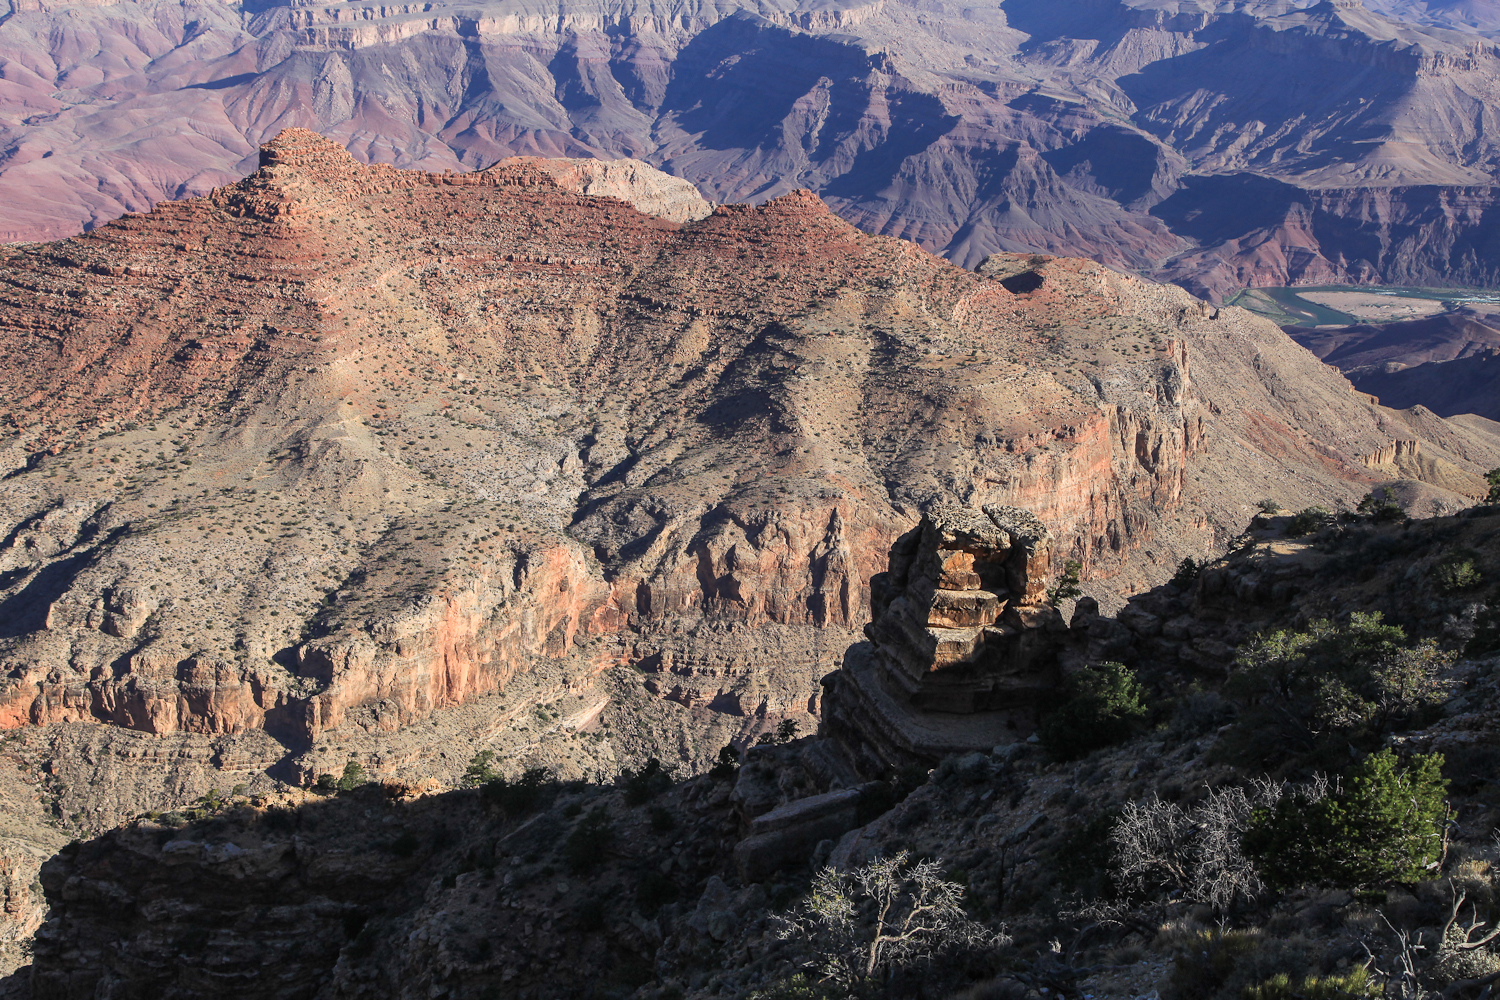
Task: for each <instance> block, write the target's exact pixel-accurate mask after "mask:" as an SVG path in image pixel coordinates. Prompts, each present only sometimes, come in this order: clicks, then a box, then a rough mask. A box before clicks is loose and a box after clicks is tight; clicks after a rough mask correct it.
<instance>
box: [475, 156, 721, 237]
mask: <svg viewBox="0 0 1500 1000" xmlns="http://www.w3.org/2000/svg"><path fill="white" fill-rule="evenodd" d="M522 166H524V167H530V168H532V169H534V170H538V171H541V172H542V173H544V174H546V175H547V176H548V177H551V178H552V179H553V180H554V181H556V182H557V186H558V187H560V188H562V189H563V190H564V191H572V192H574V193H575V194H583V195H588V196H590V197H593V198H618V199H620V200H621V201H623V202H625V203H626V204H628V205H630V206H632V207H633V208H635V210H636V211H638V212H644V213H645V214H647V215H657V216H660V217H661V218H663V219H671V220H672V221H673V222H692V221H694V220H696V219H702V218H705V217H706V216H708V215H709V214H710V213H711V212H713V210H714V207H713V205H711V204H709V203H708V202H707V201H704V200H703V196H702V195H701V194H699V193H698V189H697V188H695V187H693V185H691V184H689V183H688V182H687V181H685V180H683V179H682V178H681V177H673V176H671V175H670V174H664V173H662V172H661V171H660V170H657V169H656V168H655V167H652V166H650V165H648V164H645V163H642V162H641V161H640V160H632V159H628V158H627V159H623V160H596V159H591V158H578V157H574V158H573V159H555V160H549V159H545V158H543V157H536V156H524V157H523V156H515V157H508V158H506V159H504V160H501V161H500V162H499V163H496V164H495V165H494V166H493V167H491V168H490V169H492V170H493V169H501V170H506V169H509V168H515V167H522Z"/></svg>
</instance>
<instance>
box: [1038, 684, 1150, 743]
mask: <svg viewBox="0 0 1500 1000" xmlns="http://www.w3.org/2000/svg"><path fill="white" fill-rule="evenodd" d="M1064 691H1065V696H1066V700H1065V701H1063V702H1062V704H1061V705H1059V706H1058V708H1057V709H1056V710H1055V711H1053V712H1051V713H1050V714H1049V715H1047V716H1046V717H1044V718H1043V719H1042V725H1041V728H1040V730H1039V731H1038V732H1039V735H1040V737H1041V741H1042V747H1043V749H1045V750H1046V751H1047V753H1049V754H1050V755H1051V756H1052V757H1053V758H1054V759H1056V760H1076V759H1077V758H1079V757H1082V756H1084V755H1085V754H1088V753H1091V752H1093V751H1094V750H1098V749H1100V748H1101V747H1107V746H1112V745H1113V744H1115V743H1119V742H1121V741H1122V740H1126V739H1129V738H1130V737H1131V736H1132V735H1134V733H1135V732H1136V731H1137V730H1139V729H1140V728H1141V725H1142V724H1143V723H1144V722H1145V720H1146V716H1147V709H1146V700H1145V699H1146V689H1145V688H1144V687H1142V685H1141V683H1140V681H1138V680H1136V677H1135V673H1134V671H1132V670H1131V669H1130V668H1129V667H1126V666H1125V665H1124V664H1121V663H1101V664H1099V665H1098V666H1096V667H1087V668H1085V669H1083V670H1080V671H1079V672H1078V673H1076V674H1074V675H1073V676H1072V677H1071V678H1069V679H1068V682H1067V684H1066V686H1065V688H1064Z"/></svg>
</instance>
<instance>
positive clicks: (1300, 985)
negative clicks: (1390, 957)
mask: <svg viewBox="0 0 1500 1000" xmlns="http://www.w3.org/2000/svg"><path fill="white" fill-rule="evenodd" d="M1384 992H1385V990H1384V988H1383V987H1381V986H1380V985H1379V984H1377V983H1374V982H1371V981H1370V974H1369V973H1368V972H1366V971H1365V970H1364V969H1363V968H1359V967H1356V968H1354V969H1352V970H1350V971H1349V972H1345V973H1342V974H1340V975H1333V976H1306V977H1304V978H1302V979H1300V980H1297V979H1293V978H1292V977H1291V976H1289V975H1287V974H1286V973H1284V972H1283V973H1281V974H1280V975H1277V976H1272V977H1271V978H1270V979H1267V980H1266V981H1265V982H1263V983H1261V984H1260V985H1259V986H1247V987H1245V990H1244V992H1243V993H1241V994H1240V996H1241V998H1242V1000H1358V998H1363V997H1375V996H1380V995H1381V994H1383V993H1384Z"/></svg>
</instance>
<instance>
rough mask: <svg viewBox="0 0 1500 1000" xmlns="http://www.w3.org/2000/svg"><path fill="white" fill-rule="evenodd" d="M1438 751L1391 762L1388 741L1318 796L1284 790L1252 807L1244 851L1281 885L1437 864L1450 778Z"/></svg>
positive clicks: (1336, 881) (1411, 872)
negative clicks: (1271, 801) (1267, 803)
mask: <svg viewBox="0 0 1500 1000" xmlns="http://www.w3.org/2000/svg"><path fill="white" fill-rule="evenodd" d="M1442 766H1443V758H1442V755H1441V754H1426V755H1419V756H1416V757H1413V758H1412V762H1411V766H1410V767H1408V768H1405V769H1400V768H1398V767H1397V763H1396V755H1395V754H1394V753H1393V752H1391V751H1390V750H1389V749H1386V750H1382V751H1381V752H1380V753H1377V754H1371V755H1370V756H1368V757H1366V758H1365V759H1364V760H1363V761H1362V762H1360V764H1358V765H1357V766H1356V767H1354V768H1352V769H1351V770H1350V772H1349V774H1348V775H1347V776H1346V777H1345V779H1344V781H1343V787H1342V788H1338V789H1336V790H1334V791H1332V792H1330V793H1329V794H1327V795H1324V796H1323V797H1322V798H1318V799H1314V798H1312V797H1310V796H1309V795H1308V794H1306V793H1293V794H1290V795H1287V796H1284V797H1283V798H1282V799H1281V800H1280V801H1279V802H1278V803H1277V804H1276V805H1275V806H1274V807H1272V808H1264V807H1262V808H1259V809H1256V810H1255V811H1254V812H1253V813H1252V814H1251V818H1250V826H1249V829H1247V830H1246V832H1245V838H1244V842H1243V849H1244V851H1245V854H1246V856H1248V857H1250V858H1252V859H1254V860H1256V861H1258V862H1259V864H1260V867H1261V872H1262V875H1263V876H1264V877H1265V879H1266V881H1267V882H1269V883H1270V884H1272V885H1273V886H1275V887H1277V888H1279V889H1292V888H1296V887H1298V886H1304V885H1314V884H1317V885H1333V886H1339V887H1342V888H1363V887H1366V886H1380V885H1389V884H1392V883H1401V884H1410V883H1413V882H1416V881H1418V880H1419V879H1421V878H1422V877H1424V876H1425V875H1428V874H1430V873H1431V872H1432V871H1433V870H1434V869H1436V867H1437V865H1438V863H1439V860H1440V858H1441V855H1442V850H1443V826H1444V824H1445V823H1446V822H1447V815H1448V809H1447V803H1445V802H1444V801H1443V796H1444V793H1445V792H1446V791H1447V788H1448V782H1447V780H1446V779H1445V778H1443V776H1442Z"/></svg>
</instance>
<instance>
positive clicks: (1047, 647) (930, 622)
mask: <svg viewBox="0 0 1500 1000" xmlns="http://www.w3.org/2000/svg"><path fill="white" fill-rule="evenodd" d="M1051 549H1052V535H1051V532H1049V531H1048V530H1047V529H1046V527H1045V526H1044V525H1043V524H1042V523H1041V522H1040V521H1039V520H1037V518H1036V517H1035V516H1034V515H1032V514H1031V513H1030V512H1028V511H1024V510H1021V509H1020V508H1016V507H1000V506H995V505H986V506H985V507H984V509H983V511H976V510H971V509H966V508H963V507H960V506H957V505H952V504H946V505H939V506H935V507H933V508H931V509H929V510H928V511H927V512H926V513H925V514H924V516H923V518H922V521H921V523H920V524H918V525H917V527H916V528H914V529H912V530H911V531H910V532H908V533H906V534H905V535H903V536H901V537H900V538H899V539H897V540H896V543H895V545H893V546H892V547H891V559H890V569H889V570H888V571H887V572H885V573H882V574H880V575H879V576H876V577H875V578H874V579H872V580H871V581H870V615H871V621H870V624H869V625H867V626H866V627H865V634H866V635H867V636H868V637H869V640H870V641H869V642H867V643H860V644H857V645H855V646H852V647H850V649H849V652H848V654H847V655H846V656H845V659H844V664H843V667H842V669H840V670H838V671H837V672H835V673H833V674H830V675H829V676H828V677H826V678H824V681H823V684H824V687H825V688H826V689H827V693H826V694H825V696H824V699H823V709H824V723H825V728H826V729H827V730H828V732H829V733H830V734H832V735H835V736H836V737H837V738H838V739H839V740H840V741H842V742H843V743H845V744H846V745H847V746H848V747H849V749H850V751H851V754H852V756H853V757H854V759H855V760H857V761H859V766H860V767H861V769H862V770H864V771H866V772H868V773H871V774H880V773H883V772H886V771H889V770H891V769H893V768H894V769H900V768H902V767H906V766H911V765H913V764H921V765H923V766H928V767H931V766H934V765H935V764H936V763H937V761H939V760H941V759H942V758H943V757H944V756H946V755H948V754H953V753H967V752H971V751H975V750H986V751H987V750H989V748H991V747H994V746H996V745H998V744H1000V743H1008V742H1010V741H1011V740H1013V739H1014V738H1015V737H1016V735H1018V734H1019V735H1023V736H1024V735H1026V734H1027V733H1028V732H1029V731H1030V729H1031V728H1032V726H1033V725H1034V723H1035V719H1034V718H1033V715H1034V710H1035V707H1036V702H1037V698H1038V695H1040V694H1041V693H1043V692H1045V691H1047V690H1048V689H1050V688H1053V687H1055V686H1056V684H1057V682H1058V677H1059V675H1058V673H1057V668H1056V664H1057V653H1058V649H1059V647H1058V643H1057V641H1056V640H1057V635H1058V633H1060V632H1062V631H1064V629H1065V626H1064V625H1063V622H1062V618H1061V616H1060V615H1059V614H1058V612H1057V609H1056V608H1054V607H1052V605H1051V604H1050V603H1048V601H1047V591H1046V583H1047V579H1048V576H1049V567H1050V565H1051V562H1052V559H1051V556H1052V552H1051Z"/></svg>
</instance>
